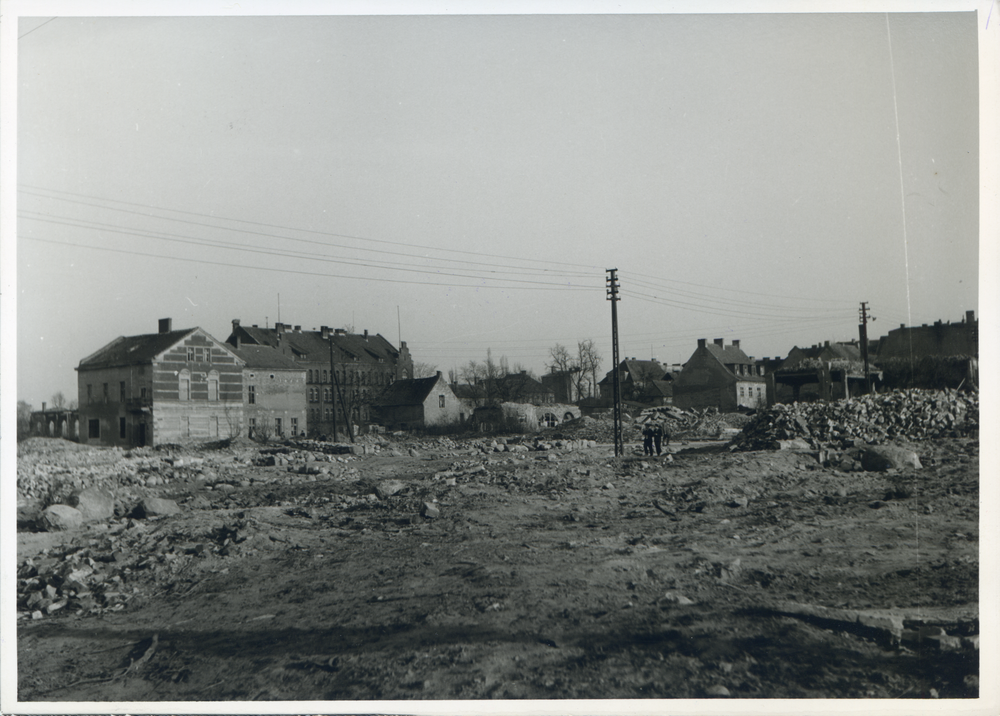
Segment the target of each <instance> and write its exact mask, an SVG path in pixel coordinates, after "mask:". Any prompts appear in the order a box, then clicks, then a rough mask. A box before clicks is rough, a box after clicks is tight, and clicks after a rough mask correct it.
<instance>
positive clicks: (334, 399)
mask: <svg viewBox="0 0 1000 716" xmlns="http://www.w3.org/2000/svg"><path fill="white" fill-rule="evenodd" d="M327 339H328V340H329V341H330V385H331V386H334V385H336V380H337V378H336V374H335V373H334V372H333V369H334V366H333V334H332V333H331V334H330V335H328V336H327ZM331 389H332V387H331ZM330 408H331V409H332V412H333V441H334V442H336V441H337V396H336V395H331V396H330Z"/></svg>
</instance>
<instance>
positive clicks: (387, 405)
mask: <svg viewBox="0 0 1000 716" xmlns="http://www.w3.org/2000/svg"><path fill="white" fill-rule="evenodd" d="M373 407H374V409H375V413H376V416H377V419H378V422H379V424H380V425H382V426H384V427H386V428H388V429H389V430H413V429H419V428H424V427H428V426H432V425H447V424H449V423H458V422H461V421H462V420H464V417H465V411H466V410H467V408H466V407H465V406H464V404H463V402H462V401H461V400H460V399H459V398H458V396H456V395H455V393H453V392H452V390H451V386H449V385H448V381H446V380H445V379H444V377H442V375H441V371H438V372H437V375H436V376H435V377H433V378H411V379H408V380H398V381H396V382H395V383H393V384H392V385H390V386H388V387H386V388H385V390H383V391H382V393H381V394H380V395H379V396H378V397H377V398H376V400H375V401H374V405H373Z"/></svg>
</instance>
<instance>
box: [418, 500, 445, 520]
mask: <svg viewBox="0 0 1000 716" xmlns="http://www.w3.org/2000/svg"><path fill="white" fill-rule="evenodd" d="M420 514H421V515H422V516H423V517H425V518H427V519H429V520H433V519H434V518H435V517H440V516H441V510H440V509H438V506H437V505H435V504H434V503H433V502H425V503H424V504H423V505H422V506H421V508H420Z"/></svg>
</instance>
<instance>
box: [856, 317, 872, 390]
mask: <svg viewBox="0 0 1000 716" xmlns="http://www.w3.org/2000/svg"><path fill="white" fill-rule="evenodd" d="M868 310H869V309H868V302H867V301H862V302H861V308H860V309H859V311H858V313H860V314H861V323H860V324H859V325H858V334H859V336H860V338H861V359H862V360H863V361H864V362H865V393H871V392H872V379H871V375H870V374H869V373H868V320H869V318H871V320H873V321H874V320H875V319H874V318H872V317H870V316H869V315H868Z"/></svg>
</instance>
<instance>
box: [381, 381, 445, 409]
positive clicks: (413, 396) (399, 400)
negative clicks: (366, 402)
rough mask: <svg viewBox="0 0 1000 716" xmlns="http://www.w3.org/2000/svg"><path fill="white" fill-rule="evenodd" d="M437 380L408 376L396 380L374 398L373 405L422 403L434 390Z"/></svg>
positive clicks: (388, 405)
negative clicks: (407, 377)
mask: <svg viewBox="0 0 1000 716" xmlns="http://www.w3.org/2000/svg"><path fill="white" fill-rule="evenodd" d="M438 380H439V377H438V376H434V377H433V378H410V379H407V380H397V381H396V382H395V383H392V384H390V385H388V386H386V388H385V390H383V391H382V393H381V394H380V395H379V396H378V397H377V398H376V399H375V401H374V403H375V405H378V406H381V407H390V406H395V405H423V404H424V401H425V400H427V396H428V395H430V394H431V391H432V390H434V386H435V385H437V382H438Z"/></svg>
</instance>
